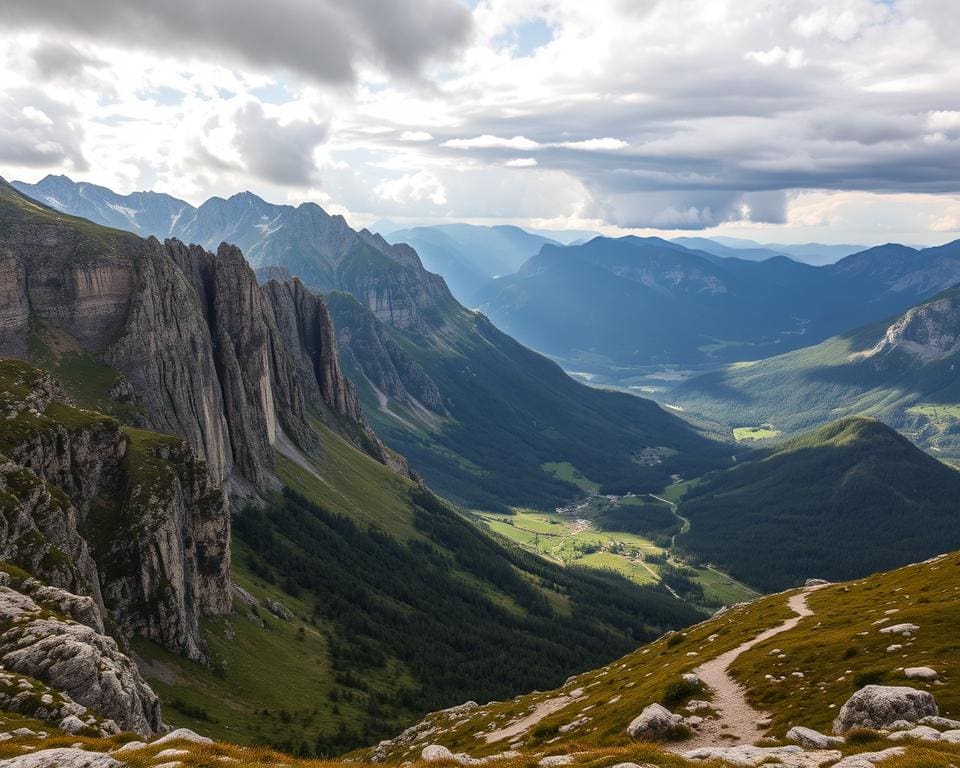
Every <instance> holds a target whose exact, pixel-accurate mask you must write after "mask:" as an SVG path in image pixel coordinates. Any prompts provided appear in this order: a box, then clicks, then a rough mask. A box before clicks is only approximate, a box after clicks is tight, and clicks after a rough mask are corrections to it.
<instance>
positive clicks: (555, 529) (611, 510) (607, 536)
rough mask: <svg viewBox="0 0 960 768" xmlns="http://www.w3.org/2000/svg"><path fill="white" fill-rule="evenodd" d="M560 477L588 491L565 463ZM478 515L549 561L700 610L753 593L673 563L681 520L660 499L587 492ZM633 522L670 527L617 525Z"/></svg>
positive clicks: (672, 490)
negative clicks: (548, 505) (573, 498)
mask: <svg viewBox="0 0 960 768" xmlns="http://www.w3.org/2000/svg"><path fill="white" fill-rule="evenodd" d="M555 466H557V465H555ZM564 471H566V472H567V473H569V476H570V477H574V476H576V477H577V479H578V481H579V482H578V484H582V485H581V487H590V486H591V485H592V484H591V483H590V481H589V480H588V479H586V478H583V477H582V476H581V475H579V473H576V470H575V469H574V468H573V467H570V465H565V466H564ZM690 485H691V482H690V481H688V482H686V483H676V484H675V485H672V486H670V487H668V488H667V489H666V490H665V491H664V492H663V498H664V499H667V500H668V501H670V502H675V500H676V499H678V498H679V497H680V496H681V495H682V494H683V492H684V491H685V490H686V489H687V488H688V487H689V486H690ZM476 515H477V517H478V518H479V519H480V520H481V521H482V523H483V524H484V525H486V526H487V527H488V528H489V529H490V530H491V531H493V532H494V533H496V534H498V535H500V536H503V537H504V538H506V539H508V540H509V541H512V542H514V543H515V544H518V545H519V546H521V547H523V548H524V549H526V550H528V551H530V552H535V553H536V554H539V555H541V556H542V557H545V558H547V559H549V560H552V561H554V562H557V563H562V564H563V565H568V566H572V565H576V566H581V567H587V568H597V569H608V570H613V571H616V572H617V573H619V574H621V575H623V576H624V577H626V578H628V579H630V580H631V581H634V582H636V583H638V584H658V583H661V582H663V583H665V584H666V585H667V589H668V590H670V591H672V592H674V594H678V592H679V594H678V596H680V597H683V598H685V599H689V600H690V601H691V602H696V603H699V604H701V605H703V606H705V607H717V606H720V605H730V604H733V603H736V602H740V601H742V600H749V599H751V598H753V597H756V595H757V593H756V592H754V591H753V590H751V589H750V588H748V587H746V586H745V585H743V584H741V583H739V582H737V581H736V580H734V579H733V578H731V577H730V576H728V575H727V574H725V573H722V572H720V571H718V570H716V569H714V568H712V567H710V566H700V567H691V566H689V565H687V564H685V563H683V562H682V561H680V560H679V559H677V558H676V557H675V556H674V555H673V554H672V553H671V551H670V546H671V542H672V533H675V532H676V531H678V530H679V529H680V526H681V524H682V522H681V519H680V518H678V517H676V516H675V515H674V513H673V511H672V507H671V506H670V504H667V503H664V502H663V501H662V500H660V499H657V498H653V497H649V496H622V497H621V496H602V495H599V494H597V493H596V492H595V491H591V492H589V493H588V494H587V495H586V497H584V498H582V499H580V500H578V501H577V502H575V503H573V504H571V505H570V506H568V507H563V508H560V509H558V510H556V511H554V512H543V511H539V510H532V509H516V510H514V512H513V513H512V514H504V513H493V512H477V513H476ZM634 517H635V518H636V520H637V522H638V523H639V524H640V525H641V526H642V525H643V521H649V524H650V525H651V526H657V525H661V526H662V525H663V521H664V519H666V520H667V521H668V522H669V523H671V524H672V526H673V527H670V528H663V529H662V530H661V531H659V532H658V531H657V530H656V528H654V530H651V531H650V532H646V531H638V532H630V531H626V530H620V529H619V528H618V527H615V525H616V523H617V522H620V521H624V525H623V526H622V527H626V521H629V520H631V519H632V518H634ZM630 527H633V526H632V525H631V526H630ZM664 577H666V579H665V578H664ZM688 582H689V584H688ZM675 589H676V590H677V591H674V590H675Z"/></svg>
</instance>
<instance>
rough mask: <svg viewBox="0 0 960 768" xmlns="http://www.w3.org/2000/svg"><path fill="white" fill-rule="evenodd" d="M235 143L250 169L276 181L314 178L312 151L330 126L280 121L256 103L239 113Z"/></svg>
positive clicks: (296, 182) (303, 182) (302, 182)
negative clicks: (268, 114) (267, 113)
mask: <svg viewBox="0 0 960 768" xmlns="http://www.w3.org/2000/svg"><path fill="white" fill-rule="evenodd" d="M236 129H237V132H236V139H235V142H234V143H235V145H236V148H237V150H238V151H239V152H240V155H241V156H242V158H243V161H244V164H245V166H246V168H247V170H248V171H250V172H251V173H254V174H256V175H257V176H259V177H260V178H261V179H264V180H265V181H270V182H273V183H274V184H289V185H307V184H310V183H311V182H312V181H314V180H315V179H314V174H315V172H316V168H315V165H314V162H313V150H314V149H315V148H316V146H317V145H318V144H320V143H322V142H323V141H324V139H326V137H327V125H326V124H324V123H318V122H314V121H311V120H295V121H293V122H290V123H286V124H281V123H280V121H279V120H277V119H275V118H271V117H267V115H266V114H265V113H264V111H263V107H262V106H261V105H260V104H259V103H257V102H251V103H249V104H247V105H246V106H245V107H243V109H241V110H239V111H238V112H237V116H236Z"/></svg>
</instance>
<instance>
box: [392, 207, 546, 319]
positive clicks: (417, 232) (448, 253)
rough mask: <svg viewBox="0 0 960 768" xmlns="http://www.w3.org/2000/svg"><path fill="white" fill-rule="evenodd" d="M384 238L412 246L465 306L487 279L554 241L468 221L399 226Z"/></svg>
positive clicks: (515, 267)
mask: <svg viewBox="0 0 960 768" xmlns="http://www.w3.org/2000/svg"><path fill="white" fill-rule="evenodd" d="M386 238H387V240H389V241H390V242H391V243H407V244H408V245H410V246H411V247H413V248H414V249H415V250H416V251H417V253H418V254H419V256H420V259H421V260H422V261H423V265H424V266H425V267H426V268H427V269H429V270H430V271H431V272H436V273H438V274H440V275H443V279H444V280H445V281H446V283H447V285H448V286H449V288H450V291H451V292H452V293H453V295H454V296H456V297H457V299H458V300H460V301H461V302H462V303H463V304H465V305H467V306H472V301H473V298H474V296H475V295H476V293H477V291H478V290H479V289H480V288H482V287H483V286H484V285H486V284H487V283H488V282H489V281H490V280H492V279H493V278H495V277H499V276H501V275H509V274H512V273H514V272H516V271H517V270H518V269H520V267H521V266H523V264H524V263H525V262H526V261H527V260H528V259H530V258H532V257H534V256H536V255H537V253H539V251H540V249H541V248H542V247H543V246H544V245H548V244H556V241H555V240H550V239H548V238H546V237H541V236H539V235H534V234H531V233H530V232H527V231H526V230H523V229H520V228H519V227H511V226H495V227H480V226H474V225H471V224H442V225H437V226H432V227H415V228H413V229H400V230H396V231H394V232H391V233H390V234H389V235H387V236H386Z"/></svg>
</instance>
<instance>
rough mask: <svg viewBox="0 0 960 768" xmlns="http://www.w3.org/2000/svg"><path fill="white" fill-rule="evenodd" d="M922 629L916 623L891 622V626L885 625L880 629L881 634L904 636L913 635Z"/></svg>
mask: <svg viewBox="0 0 960 768" xmlns="http://www.w3.org/2000/svg"><path fill="white" fill-rule="evenodd" d="M919 630H920V627H918V626H917V625H916V624H909V623H903V624H891V625H890V626H889V627H883V628H882V629H881V630H880V634H881V635H901V636H903V637H912V636H913V635H915V634H916V633H917V632H918V631H919Z"/></svg>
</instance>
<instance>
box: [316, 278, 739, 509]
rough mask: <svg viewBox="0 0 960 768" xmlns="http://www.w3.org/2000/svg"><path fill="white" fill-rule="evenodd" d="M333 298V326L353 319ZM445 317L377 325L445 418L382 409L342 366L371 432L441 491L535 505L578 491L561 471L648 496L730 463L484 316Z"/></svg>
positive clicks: (496, 504)
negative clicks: (650, 452) (434, 394)
mask: <svg viewBox="0 0 960 768" xmlns="http://www.w3.org/2000/svg"><path fill="white" fill-rule="evenodd" d="M329 304H330V307H331V311H332V312H333V314H334V318H335V320H336V321H337V322H338V324H341V325H344V324H345V326H349V323H350V322H357V312H359V311H360V310H358V305H357V303H356V302H355V301H352V300H351V299H350V298H349V297H347V296H344V295H342V294H334V295H331V296H330V297H329ZM442 314H443V317H442V322H438V323H437V324H436V325H435V326H431V328H430V329H429V331H428V332H427V333H426V334H423V335H418V334H415V333H405V332H401V331H399V330H397V329H395V328H389V327H384V330H385V331H386V332H387V333H388V334H390V336H391V338H392V339H393V340H394V341H395V342H396V344H397V345H398V347H399V348H400V349H401V350H402V351H403V352H404V353H405V355H406V356H408V358H409V359H410V360H412V361H415V363H416V364H417V365H418V366H419V367H420V369H422V370H423V371H424V372H425V373H426V374H427V375H428V376H429V377H430V379H431V380H432V381H433V382H434V384H435V385H436V387H437V388H438V390H439V392H440V394H441V396H442V399H443V405H444V408H445V411H446V418H438V417H430V418H423V417H422V415H421V414H418V413H416V412H413V411H412V410H411V409H409V408H405V407H404V406H403V405H401V404H398V403H395V402H393V401H390V402H389V403H388V404H387V406H386V407H385V406H384V405H383V404H382V403H381V402H380V400H379V398H378V397H377V395H376V393H375V392H373V390H372V389H371V388H370V387H369V386H368V385H367V384H366V382H364V378H363V374H362V372H361V371H360V370H358V367H357V366H356V365H355V364H354V363H355V361H353V360H351V359H350V357H348V356H345V361H344V362H345V366H346V368H347V373H348V375H350V376H351V378H352V379H354V380H355V381H358V382H359V389H358V391H359V392H360V395H361V398H362V400H363V404H364V409H365V412H366V414H367V415H368V417H369V418H370V419H371V420H372V421H373V423H374V425H375V427H376V428H377V431H378V433H379V434H380V435H381V436H382V437H383V438H384V439H385V440H386V442H387V443H388V444H389V445H390V446H391V447H393V448H394V449H396V450H397V451H398V452H400V453H402V454H403V455H404V456H406V457H407V458H408V459H409V460H410V463H411V466H413V467H414V468H415V469H416V470H417V471H418V472H420V473H421V474H422V475H423V476H424V477H425V478H426V479H427V481H428V482H429V483H430V484H431V486H432V487H434V488H436V489H437V490H438V491H439V492H441V493H443V494H444V495H446V496H448V497H450V498H453V499H456V500H457V501H459V502H461V503H463V504H465V505H467V506H471V507H475V508H484V509H500V510H501V511H502V510H503V508H504V505H512V506H533V507H537V508H541V509H542V508H549V507H552V506H555V505H557V504H558V503H562V502H564V501H566V500H568V499H569V498H570V497H572V496H573V495H575V494H576V493H577V492H578V490H579V489H578V487H577V484H576V481H575V479H574V478H573V477H572V475H570V474H568V473H566V472H564V471H562V470H561V471H559V472H558V471H557V468H558V467H561V466H565V465H570V466H571V467H575V468H576V470H577V471H579V472H580V473H582V474H583V475H584V476H588V477H590V478H592V479H593V480H595V481H596V482H597V483H599V484H601V485H603V486H604V487H610V488H614V487H616V488H617V489H620V490H621V491H625V490H633V491H645V490H646V491H653V490H658V489H660V488H662V487H664V486H665V485H667V484H668V483H669V482H670V476H671V475H673V474H676V473H679V474H683V475H684V476H688V477H689V476H693V475H696V474H700V473H702V472H703V471H705V470H707V469H710V468H713V467H716V466H718V465H722V464H723V462H724V461H727V460H728V456H727V455H726V453H727V451H726V449H724V448H722V447H720V446H719V445H717V444H716V443H713V442H711V441H709V440H707V439H705V438H704V437H703V436H702V435H701V434H700V433H698V432H697V431H696V430H695V429H694V428H692V427H690V426H689V424H687V423H686V422H684V421H682V420H681V419H679V418H677V417H676V416H674V415H672V414H669V413H666V412H665V411H663V410H662V409H660V408H659V407H658V406H656V405H655V404H654V403H652V402H650V401H648V400H642V399H640V398H636V397H630V396H627V395H625V394H622V393H616V392H604V391H599V390H595V389H591V388H589V387H586V386H584V385H582V384H579V383H577V382H575V381H574V380H572V379H571V378H569V377H568V376H567V375H566V374H565V373H563V371H562V370H561V369H560V368H559V367H558V366H556V365H555V364H554V363H553V362H551V361H549V360H547V359H546V358H544V357H542V356H540V355H538V354H536V353H534V352H532V351H531V350H529V349H527V348H525V347H523V346H522V345H520V344H518V343H517V342H516V341H514V340H513V339H511V338H510V337H509V336H507V335H505V334H503V333H501V332H500V331H498V330H497V329H496V328H494V327H493V326H492V325H491V324H490V323H489V321H487V320H486V318H484V317H483V316H482V315H479V314H476V313H473V312H469V311H467V310H465V309H463V308H462V307H459V306H458V305H453V306H452V307H450V306H448V307H444V308H443V311H442ZM354 352H355V353H356V354H357V355H359V356H362V355H363V354H364V353H363V350H354ZM360 364H361V365H363V362H362V360H361V361H360ZM652 448H667V449H668V450H665V451H663V461H662V463H660V464H653V465H650V464H647V465H645V464H643V463H642V462H640V461H637V456H638V455H639V454H640V453H641V452H642V451H643V450H644V449H652Z"/></svg>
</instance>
